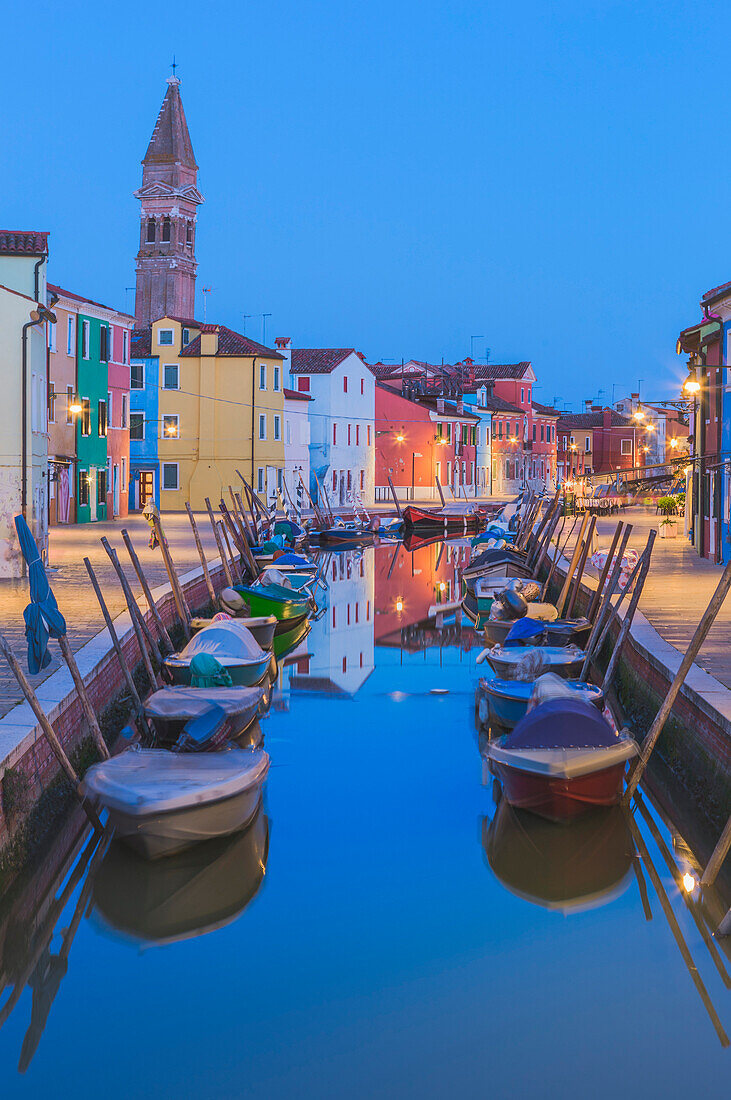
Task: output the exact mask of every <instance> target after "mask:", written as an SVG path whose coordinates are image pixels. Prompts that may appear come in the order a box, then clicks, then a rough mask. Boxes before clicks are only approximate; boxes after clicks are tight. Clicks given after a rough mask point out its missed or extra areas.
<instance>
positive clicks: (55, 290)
mask: <svg viewBox="0 0 731 1100" xmlns="http://www.w3.org/2000/svg"><path fill="white" fill-rule="evenodd" d="M46 287H47V289H48V290H50V292H51V294H58V296H59V297H61V298H70V299H71V300H72V301H73V302H86V304H87V305H89V306H97V307H98V308H99V309H108V310H109V312H110V313H119V315H120V317H129V319H130V321H133V320H134V318H133V317H132V316H130V314H129V313H120V311H119V310H118V309H115V308H114V306H106V305H104V302H95V301H94V299H93V298H84V296H83V295H81V294H74V292H73V291H71V290H64V289H63V287H61V286H56V285H55V284H54V283H47V284H46Z"/></svg>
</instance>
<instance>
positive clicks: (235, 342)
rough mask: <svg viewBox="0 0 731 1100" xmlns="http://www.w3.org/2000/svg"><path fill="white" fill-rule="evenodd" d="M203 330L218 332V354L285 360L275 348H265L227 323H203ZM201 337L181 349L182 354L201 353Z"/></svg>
mask: <svg viewBox="0 0 731 1100" xmlns="http://www.w3.org/2000/svg"><path fill="white" fill-rule="evenodd" d="M202 331H203V332H217V333H218V355H238V356H242V357H243V358H248V357H249V356H254V355H257V356H261V358H262V359H279V360H283V359H284V356H283V355H280V354H279V352H278V351H274V349H273V348H265V347H264V345H263V344H257V342H256V340H250V339H249V338H248V336H242V335H241V333H240V332H234V331H233V329H230V328H226V326H225V325H203V326H202ZM200 353H201V338H200V336H196V337H195V339H194V340H191V342H190V343H189V344H186V345H185V347H184V348H183V349H182V350H181V352H180V354H181V355H193V356H196V355H200Z"/></svg>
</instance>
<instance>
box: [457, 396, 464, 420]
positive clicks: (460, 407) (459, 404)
mask: <svg viewBox="0 0 731 1100" xmlns="http://www.w3.org/2000/svg"><path fill="white" fill-rule="evenodd" d="M457 412H458V413H459V414H460V416H461V415H462V413H463V412H464V397H463V396H462V394H460V395H459V397H458V398H457Z"/></svg>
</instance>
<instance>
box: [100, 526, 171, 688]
mask: <svg viewBox="0 0 731 1100" xmlns="http://www.w3.org/2000/svg"><path fill="white" fill-rule="evenodd" d="M101 543H102V546H103V547H104V549H105V550H106V552H107V556H108V557H109V560H110V561H111V563H112V565H113V567H114V571H115V573H116V574H117V577H118V579H119V583H120V585H121V586H122V592H123V594H124V599H125V602H126V604H127V610H128V611H129V617H130V619H131V620H132V629H133V630H134V632H135V637H136V638H137V645H138V646H139V650H140V656H141V657H142V661H143V664H144V666H145V672H146V673H147V678H148V680H149V681H150V688H151V689H152V691H156V690H157V679H156V677H155V670H154V669H153V667H152V662H151V661H150V654H149V652H148V649H147V645H154V639H153V638H152V635H151V634H150V632H149V630H148V629H147V623H145V624H144V626H145V629H144V630H143V629H142V624H143V619H142V614H141V612H140V609H139V605H138V603H137V600H136V599H135V598H134V595H133V593H132V589H131V588H130V586H129V582H128V580H127V578H126V577H125V575H124V570H123V569H122V566H121V564H120V561H119V557H118V556H117V551H116V550H115V549H114V548H113V547H112V546H110V545H109V540H108V539H106V538H103V539H102V540H101ZM145 642H147V645H146V644H145ZM155 654H156V656H157V658H158V660H162V658H161V657H160V651H159V650H158V649H157V646H155Z"/></svg>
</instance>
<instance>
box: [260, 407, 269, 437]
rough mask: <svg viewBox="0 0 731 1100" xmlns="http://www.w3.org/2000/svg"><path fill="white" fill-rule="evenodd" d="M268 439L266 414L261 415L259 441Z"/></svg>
mask: <svg viewBox="0 0 731 1100" xmlns="http://www.w3.org/2000/svg"><path fill="white" fill-rule="evenodd" d="M266 437H267V418H266V413H259V439H266Z"/></svg>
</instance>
